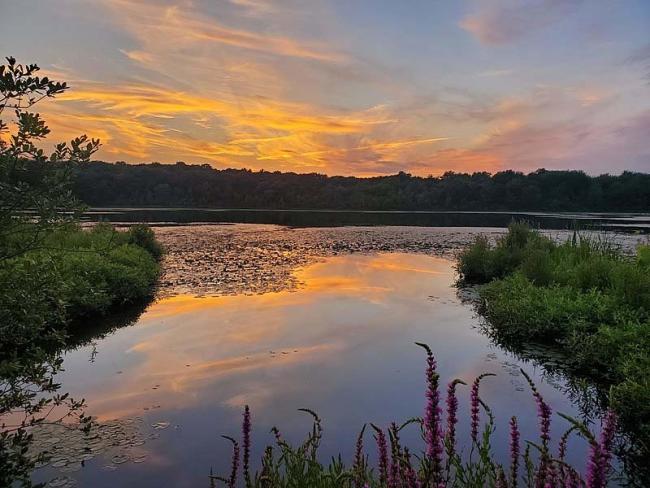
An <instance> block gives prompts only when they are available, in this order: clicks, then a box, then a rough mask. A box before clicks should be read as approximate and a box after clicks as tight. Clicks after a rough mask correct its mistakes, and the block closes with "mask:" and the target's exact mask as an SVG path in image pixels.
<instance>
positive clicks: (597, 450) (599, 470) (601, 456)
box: [587, 410, 617, 488]
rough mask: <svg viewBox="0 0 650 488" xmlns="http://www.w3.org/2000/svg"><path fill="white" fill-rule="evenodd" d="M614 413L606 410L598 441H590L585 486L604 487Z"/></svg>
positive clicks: (610, 449)
mask: <svg viewBox="0 0 650 488" xmlns="http://www.w3.org/2000/svg"><path fill="white" fill-rule="evenodd" d="M616 420H617V419H616V414H615V413H614V412H613V411H612V410H607V414H606V415H605V418H604V420H603V427H602V431H601V433H600V441H599V442H596V441H592V443H591V450H590V454H589V465H588V467H587V488H604V487H605V486H606V485H607V475H608V474H609V468H610V466H609V463H610V461H611V459H612V445H613V443H614V434H615V433H616Z"/></svg>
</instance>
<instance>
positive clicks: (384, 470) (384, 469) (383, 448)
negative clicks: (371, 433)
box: [370, 424, 388, 483]
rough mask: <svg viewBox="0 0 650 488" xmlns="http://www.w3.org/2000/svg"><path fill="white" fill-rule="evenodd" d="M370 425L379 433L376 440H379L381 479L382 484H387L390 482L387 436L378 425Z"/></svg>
mask: <svg viewBox="0 0 650 488" xmlns="http://www.w3.org/2000/svg"><path fill="white" fill-rule="evenodd" d="M370 425H371V426H372V428H373V429H375V432H377V435H375V439H376V440H377V451H378V454H379V479H380V481H381V482H382V483H386V482H387V481H388V444H387V443H386V435H385V434H384V431H383V430H381V429H380V428H379V427H377V426H376V425H374V424H370Z"/></svg>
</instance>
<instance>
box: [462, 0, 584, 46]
mask: <svg viewBox="0 0 650 488" xmlns="http://www.w3.org/2000/svg"><path fill="white" fill-rule="evenodd" d="M580 3H582V0H492V1H489V2H480V7H478V10H477V11H476V12H475V13H472V14H470V15H468V16H467V17H465V18H464V19H462V20H461V22H460V26H461V27H462V28H463V29H465V30H466V31H468V32H470V33H472V34H473V35H474V36H475V37H476V38H477V39H478V40H479V41H481V42H483V43H485V44H504V43H507V42H511V41H516V40H518V39H521V38H522V37H524V36H526V35H528V34H530V33H533V32H535V31H538V30H541V29H543V28H545V27H547V26H548V25H550V24H552V23H553V22H555V21H557V20H560V19H561V18H562V17H563V16H565V15H567V14H568V13H569V12H571V11H573V10H574V9H575V8H576V7H577V6H578V5H579V4H580Z"/></svg>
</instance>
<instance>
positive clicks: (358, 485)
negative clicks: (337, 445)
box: [210, 344, 616, 488]
mask: <svg viewBox="0 0 650 488" xmlns="http://www.w3.org/2000/svg"><path fill="white" fill-rule="evenodd" d="M418 345H419V346H421V347H423V348H424V349H425V350H426V352H427V366H426V373H425V378H426V399H427V401H426V407H425V411H424V415H423V417H422V418H414V419H411V420H409V421H407V422H405V423H404V424H397V423H392V424H391V425H389V426H386V427H379V426H376V425H373V424H370V425H369V426H367V425H364V426H363V428H362V429H361V432H360V433H359V435H358V436H357V440H356V444H355V445H356V449H355V455H354V459H353V461H352V463H350V464H349V465H346V464H345V463H344V461H343V459H342V458H341V456H340V455H339V456H338V457H335V458H333V459H332V460H331V461H330V462H329V463H323V462H321V461H320V460H319V456H318V448H319V446H320V442H321V440H322V437H323V427H322V421H321V419H320V418H319V416H318V415H317V414H316V413H315V412H313V411H312V410H309V409H300V410H302V411H303V412H306V413H307V414H309V415H311V416H312V417H313V428H312V430H311V432H310V433H309V434H308V435H307V438H306V440H305V441H304V442H303V443H301V444H299V445H297V446H293V445H291V444H290V443H289V442H287V441H286V440H285V439H284V438H283V436H282V434H281V433H280V431H279V429H277V428H275V427H274V428H273V429H271V432H272V434H273V437H274V442H273V444H272V445H269V446H268V447H266V449H265V451H264V455H263V457H262V460H261V469H259V470H257V471H255V472H253V470H252V467H251V458H250V452H251V431H252V420H251V411H250V410H249V408H248V406H246V407H245V409H244V418H243V422H242V430H241V438H240V439H239V440H237V439H235V438H234V437H230V436H223V437H224V438H225V439H226V440H228V442H230V443H231V444H232V447H233V454H232V460H231V466H230V472H229V473H227V474H226V475H225V476H216V475H214V474H212V471H211V473H210V484H211V487H212V488H215V487H217V486H218V485H219V486H227V487H229V488H234V487H236V486H245V487H246V488H271V487H272V488H290V487H291V488H293V487H296V488H297V487H310V488H365V487H368V488H425V487H426V488H433V487H435V488H442V487H476V488H479V487H500V488H509V487H510V488H512V487H516V486H520V487H546V486H553V487H586V488H604V487H605V486H606V484H607V482H608V479H609V478H611V475H612V469H611V465H610V461H611V458H612V447H613V444H614V432H615V426H616V415H615V414H614V413H613V412H611V411H608V412H607V414H606V415H605V417H604V418H603V420H602V431H601V434H600V436H599V437H598V438H597V437H596V436H594V435H593V434H592V433H591V432H590V431H589V429H588V428H587V427H586V426H585V425H583V424H582V423H580V422H578V421H576V420H574V419H572V418H571V417H568V416H565V415H562V414H558V415H559V416H560V417H562V418H563V419H564V420H565V421H566V424H567V429H566V431H565V432H564V434H563V435H562V436H561V437H560V438H559V439H555V440H554V441H555V442H552V440H551V437H550V426H551V420H552V416H553V415H552V410H551V407H550V405H548V404H547V403H546V401H545V400H544V398H543V397H542V396H541V394H540V393H539V391H538V390H537V389H536V387H535V385H534V384H533V382H532V380H531V379H530V378H529V377H528V376H527V375H526V373H525V372H524V371H522V374H523V375H524V377H525V378H526V379H527V380H528V383H529V385H530V387H531V391H532V394H533V397H534V398H535V401H536V403H537V409H538V412H537V419H538V422H539V439H537V440H535V441H527V442H522V440H521V437H520V432H519V424H518V421H517V418H516V417H512V418H511V419H510V422H509V426H508V428H507V432H508V434H507V435H508V436H509V446H510V448H509V456H507V459H508V461H507V462H505V463H503V462H502V463H500V462H498V461H496V460H495V456H494V454H493V452H492V448H491V440H492V438H493V436H494V434H495V432H496V426H495V422H494V418H493V415H492V412H491V411H490V409H489V407H488V406H487V405H486V404H485V403H484V402H483V401H482V400H481V397H480V385H481V382H482V381H486V380H487V377H488V376H490V375H487V374H483V375H481V376H479V377H478V378H476V379H474V381H473V382H472V383H471V386H469V388H470V389H471V395H470V412H471V414H470V417H469V418H468V419H464V421H465V422H468V423H469V424H470V427H471V429H470V431H471V434H470V439H468V441H469V448H468V446H466V445H464V444H463V443H461V442H460V441H459V439H458V438H457V435H456V430H457V426H458V424H459V422H460V420H459V419H458V416H457V414H458V399H457V396H456V391H457V388H461V387H468V385H467V384H466V383H465V382H464V381H462V380H458V379H456V380H453V381H451V382H450V383H448V384H447V387H446V398H445V405H444V407H445V408H444V409H443V406H442V395H441V391H440V390H441V389H442V388H441V387H442V385H441V382H440V377H439V375H438V373H437V371H436V361H435V359H434V357H433V354H432V352H431V350H430V349H429V347H428V346H427V345H425V344H418ZM532 416H533V417H534V416H535V414H534V413H533V414H532ZM407 428H415V429H419V431H420V433H421V436H422V443H423V444H424V449H423V450H422V452H418V451H416V450H412V449H410V448H409V447H408V446H406V445H405V444H404V443H403V442H402V441H401V440H400V436H401V433H402V431H403V430H404V429H407ZM369 433H372V434H373V437H374V442H373V444H374V447H373V448H372V449H373V450H375V451H376V459H377V462H376V465H375V466H373V465H372V464H371V463H370V457H369V455H368V454H367V453H366V448H365V442H366V441H367V438H368V434H369ZM572 436H580V437H582V438H583V439H584V440H585V441H586V442H587V443H588V444H589V447H590V448H589V454H588V458H587V459H586V460H585V463H584V466H583V467H574V466H571V465H569V464H568V463H567V462H566V459H565V454H566V451H567V444H568V442H569V438H570V437H572ZM352 441H353V439H351V442H352Z"/></svg>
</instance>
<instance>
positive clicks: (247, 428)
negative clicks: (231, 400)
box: [242, 405, 251, 486]
mask: <svg viewBox="0 0 650 488" xmlns="http://www.w3.org/2000/svg"><path fill="white" fill-rule="evenodd" d="M242 446H243V448H244V459H243V468H244V482H245V483H246V486H251V475H250V456H251V411H250V409H249V408H248V405H246V406H245V407H244V421H243V423H242Z"/></svg>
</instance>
